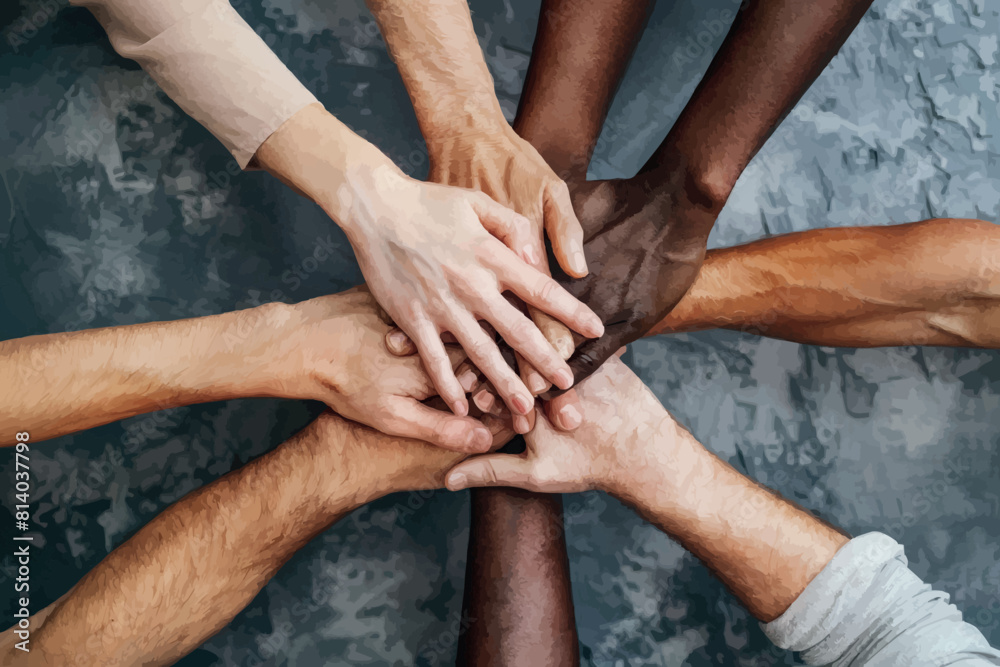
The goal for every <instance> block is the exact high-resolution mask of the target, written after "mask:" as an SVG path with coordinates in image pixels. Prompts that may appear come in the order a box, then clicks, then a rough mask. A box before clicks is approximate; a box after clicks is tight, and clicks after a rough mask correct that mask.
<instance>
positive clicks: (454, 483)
mask: <svg viewBox="0 0 1000 667" xmlns="http://www.w3.org/2000/svg"><path fill="white" fill-rule="evenodd" d="M467 483H468V480H467V479H466V478H465V475H463V474H462V473H460V472H456V473H455V474H453V475H451V476H450V477H449V478H448V486H450V487H451V489H452V490H453V491H461V490H462V489H464V488H465V485H466V484H467Z"/></svg>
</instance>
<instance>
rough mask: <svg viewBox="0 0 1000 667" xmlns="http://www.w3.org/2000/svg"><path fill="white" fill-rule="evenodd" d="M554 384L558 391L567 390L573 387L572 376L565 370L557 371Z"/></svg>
mask: <svg viewBox="0 0 1000 667" xmlns="http://www.w3.org/2000/svg"><path fill="white" fill-rule="evenodd" d="M556 384H557V385H559V388H560V389H569V388H570V387H572V386H573V374H572V373H571V372H569V371H568V370H566V369H565V368H561V369H559V370H558V371H556Z"/></svg>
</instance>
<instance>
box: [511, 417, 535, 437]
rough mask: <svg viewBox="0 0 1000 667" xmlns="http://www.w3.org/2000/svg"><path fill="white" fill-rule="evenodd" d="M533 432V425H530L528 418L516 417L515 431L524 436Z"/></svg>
mask: <svg viewBox="0 0 1000 667" xmlns="http://www.w3.org/2000/svg"><path fill="white" fill-rule="evenodd" d="M530 430H531V424H529V423H528V418H527V417H522V416H521V415H514V431H516V432H517V433H520V434H521V435H524V434H525V433H527V432H528V431H530Z"/></svg>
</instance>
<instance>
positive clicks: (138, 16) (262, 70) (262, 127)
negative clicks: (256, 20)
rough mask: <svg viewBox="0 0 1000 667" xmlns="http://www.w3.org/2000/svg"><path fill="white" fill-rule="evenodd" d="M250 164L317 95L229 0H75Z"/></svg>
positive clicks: (118, 46)
mask: <svg viewBox="0 0 1000 667" xmlns="http://www.w3.org/2000/svg"><path fill="white" fill-rule="evenodd" d="M72 4H74V5H78V6H82V7H87V8H88V9H90V10H91V12H93V14H94V15H95V16H96V17H97V19H98V21H100V22H101V25H103V26H104V29H105V30H106V31H107V32H108V36H109V38H110V40H111V44H112V46H114V48H115V50H116V51H117V52H118V53H119V54H121V55H122V56H124V57H126V58H131V59H133V60H135V61H136V62H138V63H139V64H140V65H141V66H142V68H143V69H144V70H145V71H146V72H147V73H148V74H149V75H150V76H151V77H152V78H153V79H154V80H155V81H156V83H157V84H159V86H160V87H161V88H162V89H163V91H164V92H165V93H166V94H167V95H169V96H170V98H171V99H172V100H174V102H176V103H177V105H178V106H180V107H181V108H182V109H183V110H184V111H185V112H187V113H188V114H189V115H191V116H192V117H193V118H194V119H195V120H197V121H198V122H199V123H201V124H202V125H203V126H205V128H206V129H208V130H209V132H211V133H212V134H213V135H215V137H216V138H218V139H219V141H221V142H222V143H223V145H224V146H225V147H226V148H227V149H229V151H230V152H231V153H232V154H233V156H234V157H235V158H236V161H237V162H238V163H239V165H240V167H241V168H244V169H245V168H247V166H248V164H249V163H250V160H251V159H252V158H253V156H254V154H255V153H256V152H257V149H258V148H259V147H260V145H261V144H262V143H264V141H265V140H266V139H267V138H268V137H269V136H270V135H271V134H272V133H273V132H274V131H275V130H277V129H278V128H279V127H280V126H281V124H282V123H284V122H285V121H286V120H288V119H289V118H291V117H292V116H293V115H295V113H297V112H298V111H299V110H301V109H302V108H303V107H305V106H308V105H309V104H312V103H314V102H316V101H317V100H316V97H315V96H314V95H313V94H312V93H311V92H309V90H307V89H306V87H305V86H303V85H302V83H301V82H300V81H299V80H298V79H297V78H296V77H295V75H294V74H292V72H291V71H290V70H289V69H288V68H287V67H285V65H284V63H282V62H281V60H280V59H279V58H278V57H277V56H276V55H275V54H274V52H273V51H271V49H270V48H268V46H267V44H265V43H264V41H263V40H262V39H261V38H260V36H259V35H257V33H255V32H254V31H253V30H252V29H251V28H250V26H249V25H247V23H246V22H245V21H244V20H243V19H242V17H240V15H239V14H238V13H237V12H236V10H234V9H233V8H232V6H231V5H230V4H229V2H227V1H226V0H207V1H204V0H203V1H200V2H196V1H192V0H174V1H170V0H164V1H162V2H157V1H156V0H72Z"/></svg>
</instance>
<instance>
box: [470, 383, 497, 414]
mask: <svg viewBox="0 0 1000 667" xmlns="http://www.w3.org/2000/svg"><path fill="white" fill-rule="evenodd" d="M472 402H473V403H475V404H476V407H477V408H479V409H480V410H482V411H483V412H489V411H490V408H491V407H493V394H491V393H490V392H488V391H486V390H485V389H483V390H482V391H481V392H479V393H478V394H476V395H475V396H473V397H472Z"/></svg>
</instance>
